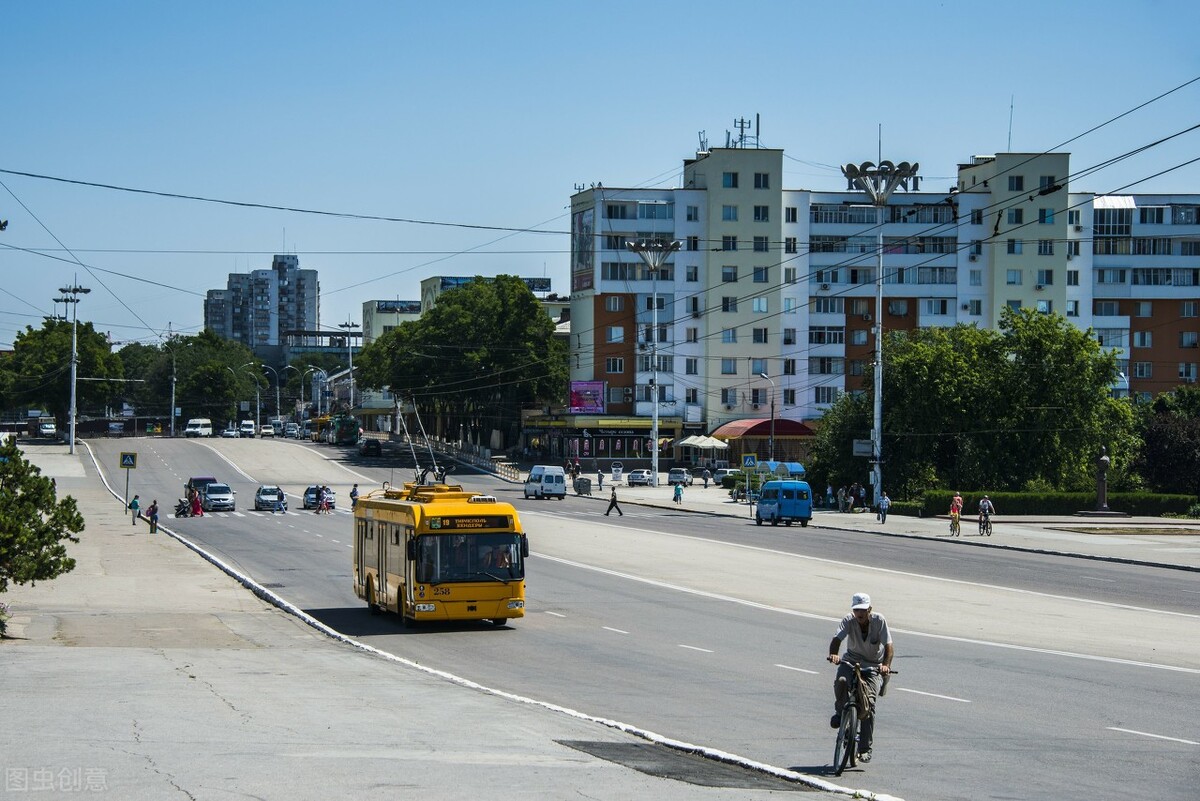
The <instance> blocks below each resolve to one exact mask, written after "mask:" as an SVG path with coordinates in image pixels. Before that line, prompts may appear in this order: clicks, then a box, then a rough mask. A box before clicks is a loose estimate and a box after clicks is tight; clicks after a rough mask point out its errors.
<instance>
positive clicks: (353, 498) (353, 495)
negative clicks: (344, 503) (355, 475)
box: [350, 484, 358, 509]
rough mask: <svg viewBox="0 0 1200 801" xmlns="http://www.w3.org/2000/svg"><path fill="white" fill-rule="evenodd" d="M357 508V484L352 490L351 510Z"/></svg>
mask: <svg viewBox="0 0 1200 801" xmlns="http://www.w3.org/2000/svg"><path fill="white" fill-rule="evenodd" d="M355 506H358V485H357V484H355V485H354V486H353V487H351V488H350V508H351V509H353V508H354V507H355Z"/></svg>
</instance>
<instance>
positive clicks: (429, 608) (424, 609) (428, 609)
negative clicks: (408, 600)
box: [417, 604, 437, 612]
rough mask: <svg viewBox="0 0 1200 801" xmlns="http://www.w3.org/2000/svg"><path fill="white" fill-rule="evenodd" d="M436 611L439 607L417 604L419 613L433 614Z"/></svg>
mask: <svg viewBox="0 0 1200 801" xmlns="http://www.w3.org/2000/svg"><path fill="white" fill-rule="evenodd" d="M435 609H437V606H435V605H434V604H417V611H418V612H432V611H433V610H435Z"/></svg>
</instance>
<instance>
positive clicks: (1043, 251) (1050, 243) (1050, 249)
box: [1038, 239, 1054, 256]
mask: <svg viewBox="0 0 1200 801" xmlns="http://www.w3.org/2000/svg"><path fill="white" fill-rule="evenodd" d="M1038 255H1039V256H1053V255H1054V240H1053V239H1039V240H1038Z"/></svg>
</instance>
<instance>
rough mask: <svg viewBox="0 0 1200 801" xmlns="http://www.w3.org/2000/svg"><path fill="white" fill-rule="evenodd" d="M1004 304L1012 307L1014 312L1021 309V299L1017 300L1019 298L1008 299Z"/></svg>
mask: <svg viewBox="0 0 1200 801" xmlns="http://www.w3.org/2000/svg"><path fill="white" fill-rule="evenodd" d="M1004 305H1005V306H1008V308H1010V309H1012V310H1013V311H1015V312H1017V311H1020V310H1021V301H1019V300H1010V301H1007V302H1006V303H1005V304H1004Z"/></svg>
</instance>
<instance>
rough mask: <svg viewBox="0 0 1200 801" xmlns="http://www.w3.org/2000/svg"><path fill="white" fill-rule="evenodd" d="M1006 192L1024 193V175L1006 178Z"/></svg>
mask: <svg viewBox="0 0 1200 801" xmlns="http://www.w3.org/2000/svg"><path fill="white" fill-rule="evenodd" d="M1008 191H1009V192H1024V191H1025V176H1024V175H1010V176H1008Z"/></svg>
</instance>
